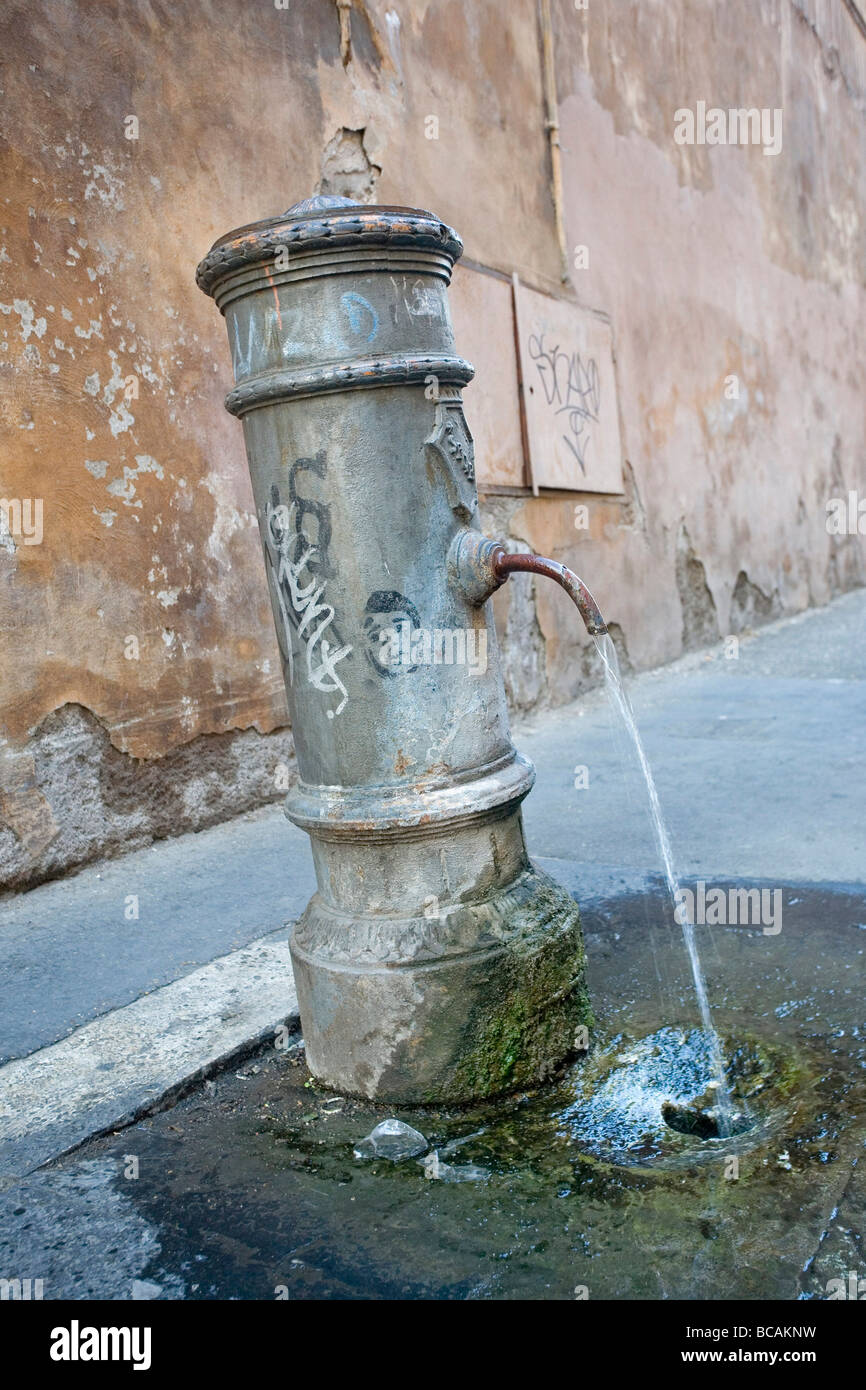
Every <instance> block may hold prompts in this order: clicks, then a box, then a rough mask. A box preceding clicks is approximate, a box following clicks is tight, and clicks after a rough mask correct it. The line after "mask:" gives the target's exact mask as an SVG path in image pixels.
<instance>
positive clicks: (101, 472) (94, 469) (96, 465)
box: [84, 459, 108, 478]
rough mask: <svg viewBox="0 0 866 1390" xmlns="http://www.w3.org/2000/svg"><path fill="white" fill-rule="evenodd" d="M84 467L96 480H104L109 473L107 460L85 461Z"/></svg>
mask: <svg viewBox="0 0 866 1390" xmlns="http://www.w3.org/2000/svg"><path fill="white" fill-rule="evenodd" d="M84 467H85V468H86V469H87V471H88V473H92V474H93V476H94V478H104V477H105V475H106V473H107V472H108V463H107V461H106V460H105V459H85V460H84Z"/></svg>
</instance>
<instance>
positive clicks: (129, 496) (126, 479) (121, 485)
mask: <svg viewBox="0 0 866 1390" xmlns="http://www.w3.org/2000/svg"><path fill="white" fill-rule="evenodd" d="M135 463H136V467H135V468H129V467H127V466H126V465H124V469H123V477H122V478H115V479H114V482H111V483H109V484H108V488H107V491H108V492H110V493H111V495H112V497H119V498H120V500H121V502H123V503H124V505H125V506H127V507H140V506H141V505H142V503H141V498H140V497H139V499H138V501H133V498H134V497H135V491H136V489H135V483H134V481H133V480H134V479H135V478H139V477H140V476H141V474H142V473H155V474H156V476H157V477H158V478H159V479H162V478H164V477H165V472H164V470H163V467H162V465H161V464H159V463H157V461H156V459H152V458H151V457H150V454H136V456H135Z"/></svg>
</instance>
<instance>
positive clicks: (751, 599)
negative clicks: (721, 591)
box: [731, 570, 782, 632]
mask: <svg viewBox="0 0 866 1390" xmlns="http://www.w3.org/2000/svg"><path fill="white" fill-rule="evenodd" d="M781 611H782V605H781V603H780V602H779V596H778V594H777V593H773V594H765V593H764V591H763V589H761V588H759V587H758V585H757V584H753V583H752V581H751V579H750V578H749V576H748V575H747V574H746V571H745V570H740V572H739V574H738V575H737V582H736V584H735V585H734V592H733V594H732V595H731V631H732V632H743V631H744V630H745V629H747V628H751V627H757V626H758V625H759V624H760V623H769V622H771V621H772V619H773V618H778V617H779V615H780V613H781Z"/></svg>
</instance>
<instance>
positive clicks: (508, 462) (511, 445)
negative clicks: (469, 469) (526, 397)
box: [449, 265, 527, 488]
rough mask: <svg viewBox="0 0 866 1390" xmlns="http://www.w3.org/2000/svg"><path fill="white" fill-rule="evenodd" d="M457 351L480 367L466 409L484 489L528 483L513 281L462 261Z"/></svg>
mask: <svg viewBox="0 0 866 1390" xmlns="http://www.w3.org/2000/svg"><path fill="white" fill-rule="evenodd" d="M449 298H450V301H451V318H452V320H453V323H454V340H455V345H456V349H457V352H458V353H459V354H460V356H461V357H466V358H468V360H469V361H470V362H471V363H472V365H473V366H474V368H475V377H474V379H473V380H472V381H471V382H470V383H469V385H468V386H467V387H466V388H465V390H464V392H463V408H464V413H465V415H466V419H467V422H468V424H469V428H470V430H471V431H472V436H473V439H474V440H475V471H476V474H477V478H478V485H479V487H481V488H483V487H484V486H485V484H486V485H487V486H500V487H502V486H505V487H525V486H526V481H527V479H526V470H525V465H524V459H523V440H522V435H521V422H520V399H519V395H518V383H517V349H516V346H515V341H514V317H513V315H514V308H513V303H512V294H511V283H510V281H508V280H504V279H502V278H501V277H499V276H495V275H487V274H485V273H484V272H483V271H480V270H473V269H471V268H470V267H468V266H463V265H457V266H455V268H454V278H453V280H452V283H451V290H450V294H449Z"/></svg>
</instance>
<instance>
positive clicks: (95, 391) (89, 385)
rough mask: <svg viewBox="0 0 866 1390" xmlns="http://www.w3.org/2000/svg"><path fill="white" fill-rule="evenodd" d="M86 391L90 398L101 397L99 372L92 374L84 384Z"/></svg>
mask: <svg viewBox="0 0 866 1390" xmlns="http://www.w3.org/2000/svg"><path fill="white" fill-rule="evenodd" d="M84 389H85V391H86V392H87V394H88V396H98V395H99V372H91V374H90V376H89V377H87V378H86V380H85V382H84Z"/></svg>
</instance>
